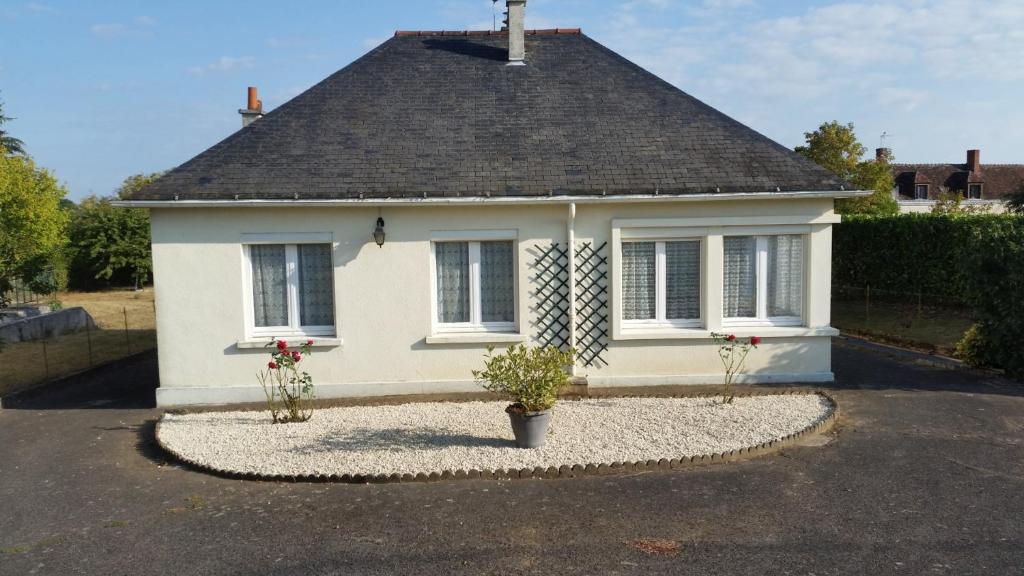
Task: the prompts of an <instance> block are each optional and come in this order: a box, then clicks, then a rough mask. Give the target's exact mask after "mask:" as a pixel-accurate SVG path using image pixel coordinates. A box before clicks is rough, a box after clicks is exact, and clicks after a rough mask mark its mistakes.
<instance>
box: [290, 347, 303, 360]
mask: <svg viewBox="0 0 1024 576" xmlns="http://www.w3.org/2000/svg"><path fill="white" fill-rule="evenodd" d="M292 360H295V361H296V362H298V361H299V360H302V354H299V351H298V350H292Z"/></svg>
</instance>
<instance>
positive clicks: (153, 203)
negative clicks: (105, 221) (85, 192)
mask: <svg viewBox="0 0 1024 576" xmlns="http://www.w3.org/2000/svg"><path fill="white" fill-rule="evenodd" d="M872 193H873V191H872V190H823V191H810V192H720V193H719V192H713V193H700V194H677V195H669V194H617V195H607V196H605V195H591V196H513V197H497V196H488V197H477V196H473V197H466V198H458V197H457V198H450V197H448V198H340V199H331V200H315V199H311V200H117V201H115V202H113V205H114V206H118V207H121V208H281V207H300V208H301V207H319V208H323V207H330V206H443V205H462V206H473V205H481V204H487V205H490V206H504V205H524V204H595V203H604V202H618V203H638V202H707V201H723V200H724V201H729V200H767V199H790V200H793V199H802V198H854V197H860V196H870V195H871V194H872Z"/></svg>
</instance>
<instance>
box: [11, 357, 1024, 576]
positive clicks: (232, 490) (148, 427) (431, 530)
mask: <svg viewBox="0 0 1024 576" xmlns="http://www.w3.org/2000/svg"><path fill="white" fill-rule="evenodd" d="M834 366H835V371H836V374H837V380H838V381H837V384H836V386H835V387H834V389H833V394H834V396H835V397H836V398H837V400H838V401H839V402H840V405H841V408H842V418H841V420H840V423H839V426H838V428H837V429H836V431H835V433H834V434H833V435H831V436H830V438H829V439H830V440H831V441H830V442H828V443H827V444H826V445H824V446H804V447H797V448H792V449H787V450H786V451H784V452H782V453H780V454H777V455H775V456H771V457H767V458H762V459H757V460H752V461H747V462H741V463H733V464H726V465H711V466H707V467H700V468H696V469H692V470H683V471H669V472H651V473H643V474H635V475H628V476H610V477H587V478H582V479H572V480H520V481H509V482H493V481H467V482H457V483H442V484H396V485H368V486H360V485H341V484H278V483H260V482H246V481H238V480H229V479H223V478H216V477H213V476H208V475H206V474H202V473H199V472H195V471H192V470H189V469H186V468H182V467H180V466H178V465H176V464H174V463H170V462H167V461H166V460H165V457H164V456H163V454H162V453H161V452H160V451H159V450H157V449H156V448H155V447H154V445H153V441H152V425H153V421H154V419H155V418H157V417H158V416H159V411H157V410H155V409H153V408H150V407H148V406H149V405H150V404H151V402H152V395H153V391H152V388H153V386H154V385H155V384H154V383H155V381H156V360H155V356H153V355H144V356H140V357H136V358H134V359H132V360H130V361H128V362H125V363H122V364H119V365H118V366H116V367H109V368H106V369H102V370H100V371H96V372H93V373H91V374H88V375H84V376H79V377H77V378H74V379H72V380H69V381H67V382H65V383H64V384H63V385H62V386H56V387H51V388H49V389H47V390H46V391H44V392H43V393H42V394H38V395H36V396H32V397H23V398H21V399H18V401H17V402H16V406H15V407H13V408H8V409H4V410H0V574H18V575H21V574H105V575H110V574H176V575H177V574H218V575H228V574H479V573H483V574H527V573H529V574H554V573H558V574H650V573H678V574H701V575H710V574H758V575H760V574H815V575H827V574H858V575H861V574H957V575H962V574H1021V573H1024V385H1022V384H1016V385H1015V384H1014V383H1011V382H1009V381H1006V380H1003V379H1000V378H996V377H992V376H986V375H982V374H976V373H971V372H966V371H958V370H947V369H941V368H935V367H930V366H925V365H920V364H916V363H914V362H913V359H912V358H910V357H902V356H898V357H893V356H892V355H890V354H889V353H887V352H884V351H879V350H874V349H868V348H864V347H861V346H859V345H854V344H852V343H843V342H838V343H837V344H836V345H835V348H834ZM642 539H656V540H654V541H651V542H648V543H647V545H644V544H642V543H638V542H636V541H637V540H642ZM642 548H645V549H647V551H645V550H644V549H642ZM652 552H653V553H652Z"/></svg>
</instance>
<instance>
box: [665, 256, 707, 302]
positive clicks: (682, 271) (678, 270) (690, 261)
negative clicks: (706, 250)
mask: <svg viewBox="0 0 1024 576" xmlns="http://www.w3.org/2000/svg"><path fill="white" fill-rule="evenodd" d="M665 317H666V318H667V319H669V320H684V319H685V320H695V319H698V318H700V242H692V241H690V242H665Z"/></svg>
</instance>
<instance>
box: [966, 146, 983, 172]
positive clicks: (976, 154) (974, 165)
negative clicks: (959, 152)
mask: <svg viewBox="0 0 1024 576" xmlns="http://www.w3.org/2000/svg"><path fill="white" fill-rule="evenodd" d="M967 169H968V170H970V171H971V172H981V150H968V151H967Z"/></svg>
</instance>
